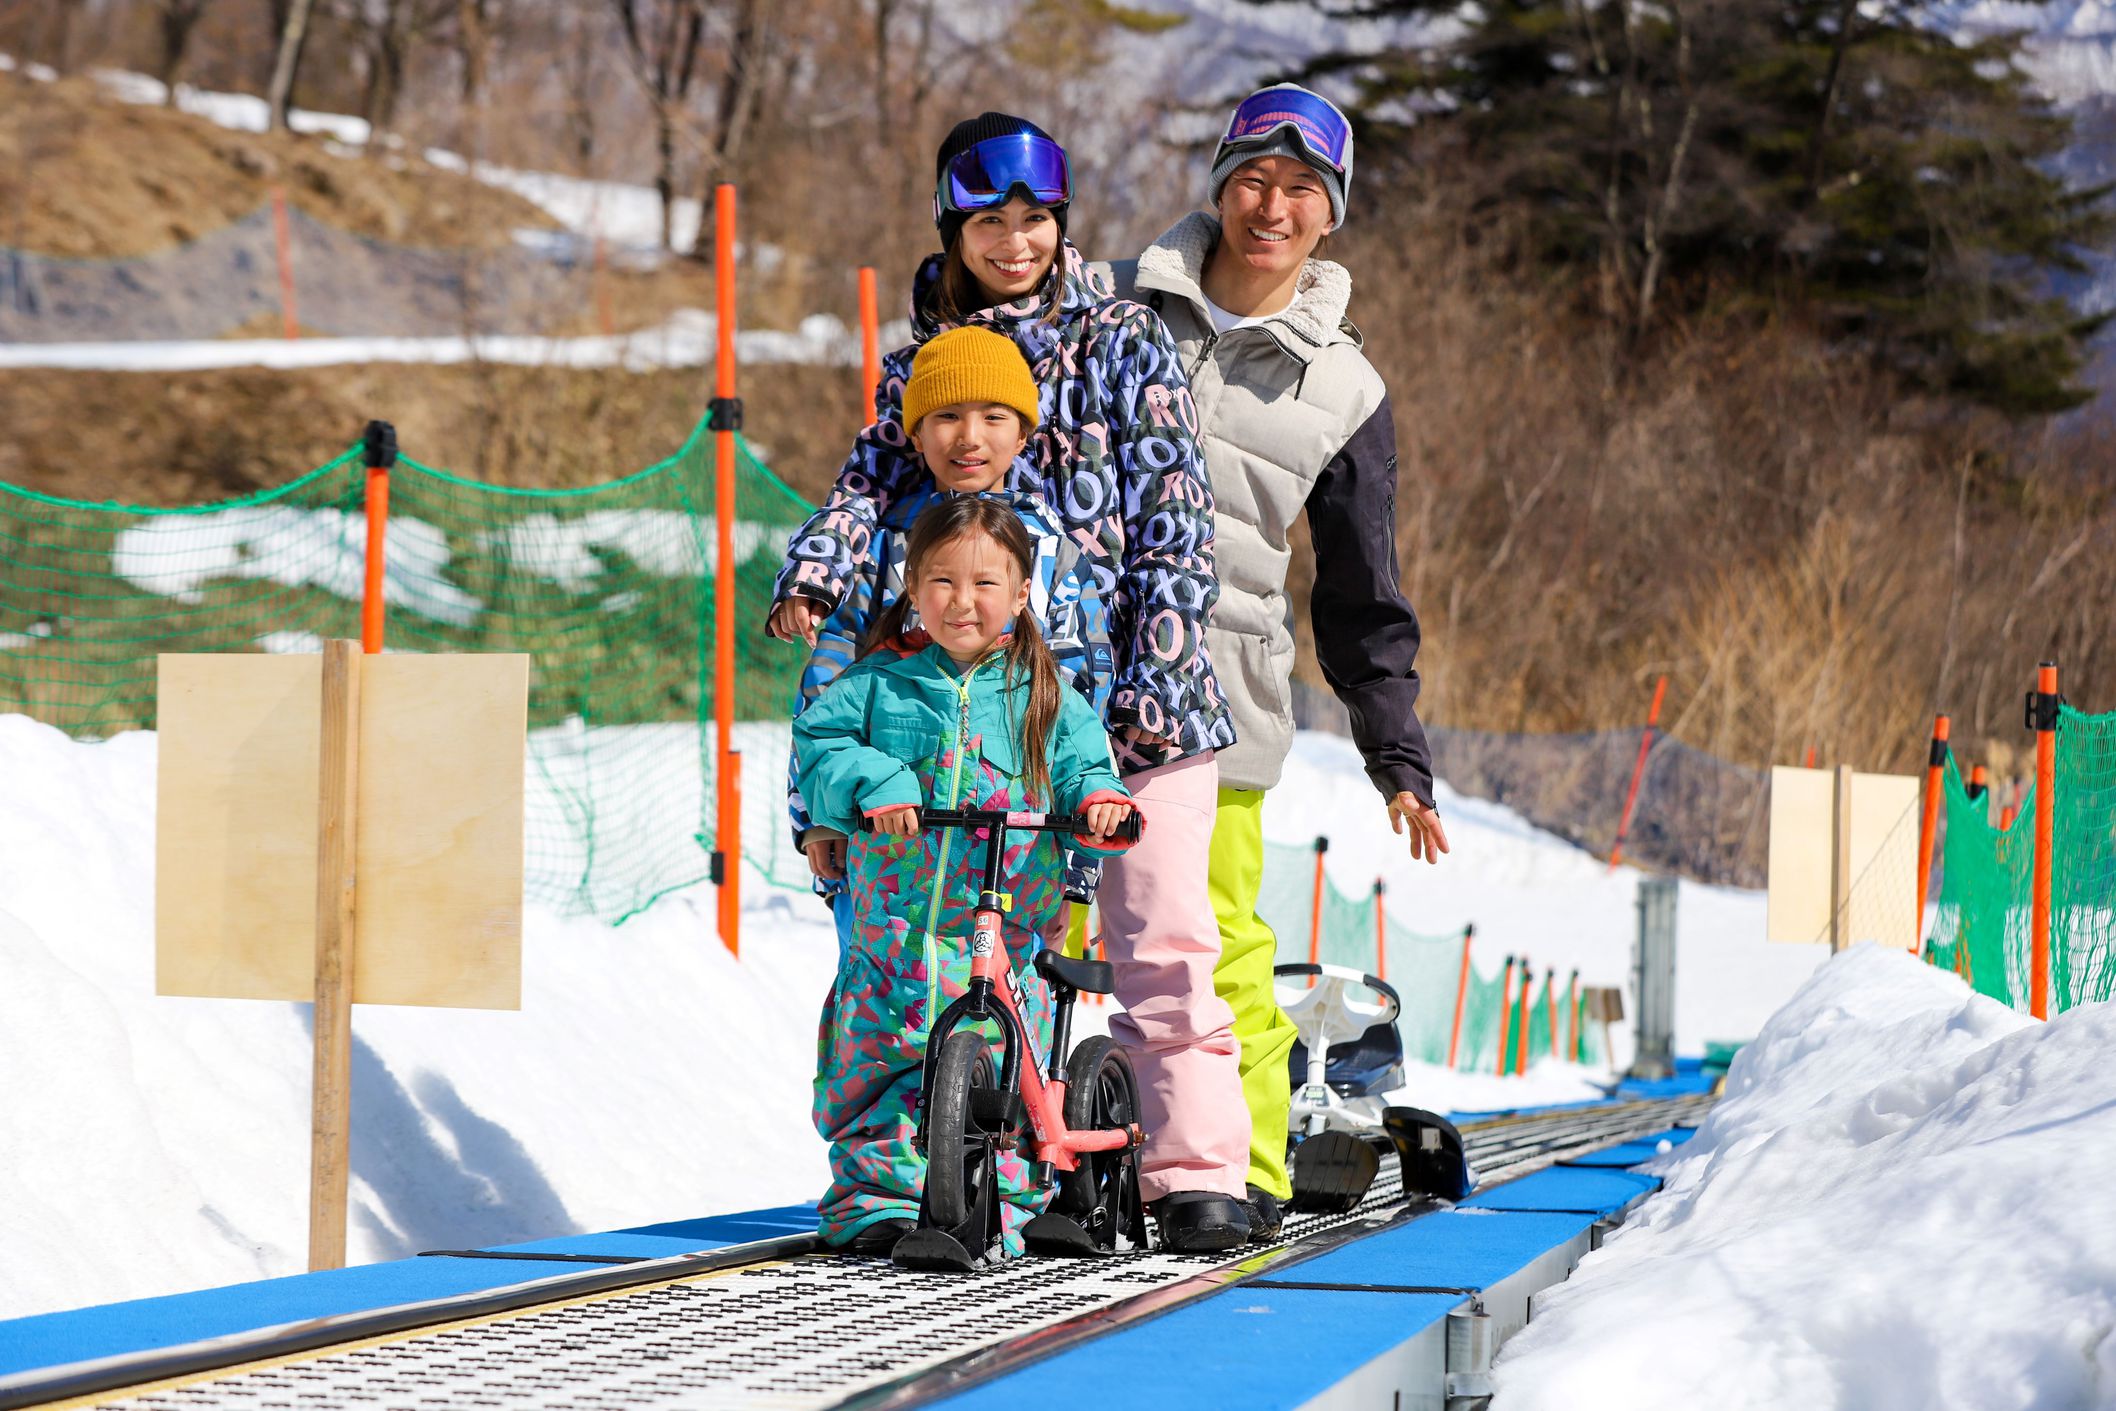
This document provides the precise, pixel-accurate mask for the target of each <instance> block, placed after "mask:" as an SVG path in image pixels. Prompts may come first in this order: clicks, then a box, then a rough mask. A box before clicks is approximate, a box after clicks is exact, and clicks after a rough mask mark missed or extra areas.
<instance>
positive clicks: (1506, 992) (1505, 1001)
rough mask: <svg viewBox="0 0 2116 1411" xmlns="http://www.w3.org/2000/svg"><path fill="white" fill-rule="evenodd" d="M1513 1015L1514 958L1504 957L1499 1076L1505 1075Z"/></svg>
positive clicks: (1500, 983) (1501, 982)
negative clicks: (1507, 1045) (1507, 1043)
mask: <svg viewBox="0 0 2116 1411" xmlns="http://www.w3.org/2000/svg"><path fill="white" fill-rule="evenodd" d="M1513 1017H1514V958H1513V957H1512V956H1510V955H1509V956H1508V957H1506V974H1505V975H1504V977H1502V978H1501V979H1500V981H1499V1067H1498V1074H1499V1076H1500V1077H1502V1078H1503V1077H1505V1076H1506V1068H1507V1061H1506V1042H1507V1039H1508V1037H1509V1036H1510V1035H1511V1034H1512V1032H1513Z"/></svg>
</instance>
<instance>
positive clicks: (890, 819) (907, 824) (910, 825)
mask: <svg viewBox="0 0 2116 1411" xmlns="http://www.w3.org/2000/svg"><path fill="white" fill-rule="evenodd" d="M867 826H868V827H869V828H872V829H873V830H874V831H875V832H877V833H889V834H892V835H894V836H896V837H899V838H915V837H917V836H918V808H917V806H916V805H913V804H907V803H900V804H897V805H895V806H894V807H891V808H884V809H877V810H876V811H875V812H873V813H870V814H868V815H867Z"/></svg>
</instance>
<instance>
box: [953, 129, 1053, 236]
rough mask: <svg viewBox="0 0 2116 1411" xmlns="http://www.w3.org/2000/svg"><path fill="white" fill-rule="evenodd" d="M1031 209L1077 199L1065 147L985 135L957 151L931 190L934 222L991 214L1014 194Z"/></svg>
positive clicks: (1031, 137)
mask: <svg viewBox="0 0 2116 1411" xmlns="http://www.w3.org/2000/svg"><path fill="white" fill-rule="evenodd" d="M1016 190H1019V191H1021V192H1023V193H1025V194H1026V195H1027V197H1028V200H1029V202H1030V204H1031V205H1037V206H1063V205H1065V204H1066V203H1067V202H1069V201H1071V200H1072V199H1073V174H1072V170H1071V168H1069V167H1068V166H1067V165H1066V161H1065V149H1064V148H1063V147H1060V146H1059V145H1058V144H1057V143H1055V142H1053V141H1051V139H1050V138H1048V137H1039V136H1038V135H1036V134H1035V133H1033V132H1017V133H1012V134H1010V135H1008V136H1006V137H987V138H986V139H985V140H984V141H982V142H979V143H976V144H975V145H973V146H971V147H969V148H966V149H965V150H963V151H961V152H958V153H956V154H955V156H953V157H952V158H950V159H949V161H948V165H947V166H946V167H944V168H943V169H942V170H941V174H940V182H939V184H938V185H937V186H936V187H935V188H934V192H933V219H934V220H935V221H938V220H939V219H940V218H941V216H942V215H943V214H944V213H946V212H948V211H989V210H991V209H992V208H993V207H994V206H1004V205H1005V204H1006V203H1007V201H1008V200H1009V199H1011V198H1012V196H1013V195H1014V193H1015V191H1016Z"/></svg>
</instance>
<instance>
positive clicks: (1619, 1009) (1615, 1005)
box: [1586, 985, 1624, 1024]
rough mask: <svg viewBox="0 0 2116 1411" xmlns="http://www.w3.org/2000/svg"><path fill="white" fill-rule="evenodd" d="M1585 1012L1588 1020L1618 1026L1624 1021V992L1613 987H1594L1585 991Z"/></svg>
mask: <svg viewBox="0 0 2116 1411" xmlns="http://www.w3.org/2000/svg"><path fill="white" fill-rule="evenodd" d="M1586 998H1587V1003H1586V1011H1587V1017H1588V1018H1589V1019H1590V1020H1594V1021H1597V1022H1599V1023H1603V1024H1620V1023H1622V1022H1623V1019H1624V992H1623V991H1622V990H1620V989H1617V988H1615V987H1614V986H1609V985H1596V986H1593V987H1592V988H1590V989H1588V990H1587V991H1586Z"/></svg>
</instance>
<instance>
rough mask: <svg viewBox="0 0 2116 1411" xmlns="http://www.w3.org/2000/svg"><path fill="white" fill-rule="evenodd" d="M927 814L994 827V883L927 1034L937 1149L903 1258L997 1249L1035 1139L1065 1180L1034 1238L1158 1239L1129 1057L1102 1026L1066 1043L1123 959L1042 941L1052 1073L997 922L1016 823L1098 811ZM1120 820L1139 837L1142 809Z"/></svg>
mask: <svg viewBox="0 0 2116 1411" xmlns="http://www.w3.org/2000/svg"><path fill="white" fill-rule="evenodd" d="M919 827H920V828H921V829H925V828H959V829H963V830H965V831H967V832H971V833H972V834H973V836H974V834H975V832H976V830H980V829H981V830H983V836H984V844H985V855H984V886H983V889H982V890H981V891H979V893H978V896H977V913H976V922H975V929H974V930H973V932H972V936H971V941H970V985H969V988H968V990H966V991H965V992H964V994H963V996H962V998H960V999H958V1000H956V1001H955V1002H954V1003H953V1004H951V1005H949V1006H948V1007H947V1009H946V1010H944V1011H942V1013H941V1016H940V1018H939V1019H938V1020H937V1021H936V1022H935V1023H934V1025H933V1030H932V1033H931V1034H930V1035H929V1036H928V1038H927V1040H926V1066H925V1076H924V1078H923V1080H922V1082H921V1084H920V1093H919V1097H920V1101H919V1130H918V1137H917V1145H918V1148H919V1150H920V1151H922V1152H923V1153H924V1154H925V1157H926V1188H925V1193H924V1195H923V1196H922V1197H921V1199H920V1201H919V1208H918V1227H917V1228H916V1229H914V1230H912V1231H910V1232H909V1233H908V1234H906V1235H904V1237H903V1238H902V1239H900V1240H898V1241H897V1243H896V1247H895V1249H894V1250H893V1251H892V1253H891V1255H890V1257H891V1259H893V1260H894V1261H895V1262H896V1263H897V1264H899V1265H902V1266H903V1267H905V1268H908V1269H933V1270H958V1271H968V1270H972V1269H979V1268H984V1267H986V1266H988V1265H990V1264H993V1263H996V1262H998V1261H999V1259H1000V1258H1001V1257H1002V1256H1001V1253H1000V1198H999V1163H998V1156H999V1153H1000V1152H1002V1151H1014V1150H1019V1149H1022V1148H1023V1147H1024V1146H1025V1147H1026V1149H1027V1153H1028V1156H1029V1159H1030V1162H1031V1167H1030V1170H1031V1172H1032V1175H1033V1177H1034V1179H1035V1181H1036V1183H1037V1184H1038V1185H1039V1186H1041V1187H1044V1188H1046V1189H1048V1188H1050V1187H1051V1186H1053V1185H1055V1186H1056V1187H1057V1191H1056V1194H1055V1195H1054V1196H1053V1198H1052V1201H1051V1205H1050V1208H1049V1209H1048V1210H1046V1211H1045V1212H1044V1213H1043V1214H1041V1215H1038V1216H1037V1217H1036V1218H1035V1219H1033V1220H1031V1221H1030V1222H1029V1223H1028V1225H1027V1226H1026V1227H1025V1228H1024V1229H1023V1231H1022V1235H1023V1237H1024V1238H1025V1239H1026V1240H1027V1241H1028V1245H1029V1248H1030V1249H1031V1250H1032V1251H1034V1252H1035V1253H1038V1254H1067V1255H1094V1254H1110V1253H1113V1252H1115V1250H1116V1244H1117V1239H1118V1237H1119V1236H1120V1235H1121V1236H1122V1237H1124V1238H1125V1239H1127V1240H1129V1241H1130V1242H1131V1245H1132V1247H1133V1248H1134V1249H1144V1248H1146V1217H1145V1209H1144V1207H1143V1205H1142V1204H1141V1202H1140V1199H1139V1168H1138V1156H1137V1153H1138V1149H1139V1144H1140V1143H1141V1142H1142V1141H1144V1140H1145V1134H1144V1132H1143V1131H1141V1129H1140V1127H1139V1085H1138V1081H1137V1079H1135V1078H1134V1077H1133V1075H1132V1069H1131V1060H1130V1059H1128V1058H1126V1057H1125V1055H1124V1050H1122V1049H1121V1048H1118V1047H1117V1046H1116V1044H1115V1043H1114V1042H1112V1041H1111V1040H1110V1039H1108V1038H1105V1037H1100V1036H1097V1037H1094V1038H1090V1039H1087V1040H1086V1041H1084V1042H1083V1043H1081V1044H1080V1046H1079V1047H1078V1048H1072V1049H1071V1052H1070V1053H1068V1049H1069V1048H1071V1042H1070V1041H1071V1037H1072V1020H1073V1001H1074V999H1075V998H1076V997H1077V996H1078V995H1079V993H1080V992H1081V991H1083V990H1085V991H1088V992H1089V993H1092V994H1108V993H1109V992H1110V991H1111V990H1112V989H1114V988H1115V980H1114V972H1113V971H1112V969H1111V966H1110V964H1109V962H1108V961H1102V960H1085V959H1080V960H1075V959H1072V958H1070V957H1067V956H1065V955H1062V954H1060V953H1059V952H1057V951H1054V950H1043V951H1039V952H1038V953H1037V955H1036V960H1035V966H1036V972H1037V973H1038V974H1039V975H1041V976H1043V977H1044V979H1045V980H1046V981H1047V982H1048V983H1049V985H1050V987H1051V995H1052V998H1053V1000H1054V1001H1055V1004H1054V1012H1053V1015H1052V1020H1051V1052H1050V1071H1049V1075H1048V1076H1045V1074H1044V1073H1043V1072H1042V1071H1041V1070H1040V1069H1039V1067H1038V1061H1037V1059H1038V1055H1037V1054H1036V1052H1035V1048H1034V1045H1033V1044H1032V1043H1031V1042H1030V1040H1029V1031H1028V1027H1027V1025H1026V1024H1025V1022H1024V1021H1023V1019H1022V1013H1021V1011H1022V993H1021V981H1020V978H1019V977H1018V976H1016V975H1015V973H1014V968H1013V966H1012V965H1010V964H1009V963H1008V961H1007V951H1006V946H1005V944H1004V943H1003V942H1002V940H1001V939H1000V933H999V918H1000V916H1001V914H1002V913H1004V912H1005V911H1007V910H1008V909H1009V908H1010V906H1011V903H1012V898H1011V897H1010V896H1008V895H1007V894H1006V893H1005V892H1002V891H1001V890H1000V883H1001V860H1002V856H1003V854H1004V852H1005V849H1006V833H1007V830H1008V829H1021V830H1025V831H1029V832H1038V833H1081V834H1084V833H1085V832H1086V830H1087V820H1086V819H1085V817H1084V816H1082V815H1078V814H1065V813H1030V812H1008V811H1005V810H986V809H960V810H950V809H929V808H922V809H920V810H919ZM1117 832H1118V836H1120V837H1123V838H1126V839H1128V840H1134V841H1135V840H1136V839H1137V838H1138V836H1139V815H1138V813H1137V811H1136V810H1135V811H1134V812H1133V813H1132V814H1131V816H1130V817H1128V818H1126V819H1125V820H1124V822H1123V823H1122V824H1121V825H1120V826H1119V827H1118V830H1117ZM984 1024H991V1025H993V1026H994V1027H996V1028H997V1029H998V1030H999V1037H1000V1042H1001V1045H1002V1050H1003V1053H1004V1061H1003V1062H1002V1063H1001V1064H1000V1067H999V1070H998V1072H996V1073H995V1072H994V1071H993V1067H992V1053H991V1046H990V1042H989V1040H988V1039H987V1037H986V1035H985V1033H984V1032H983V1030H982V1028H981V1026H982V1025H984Z"/></svg>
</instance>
